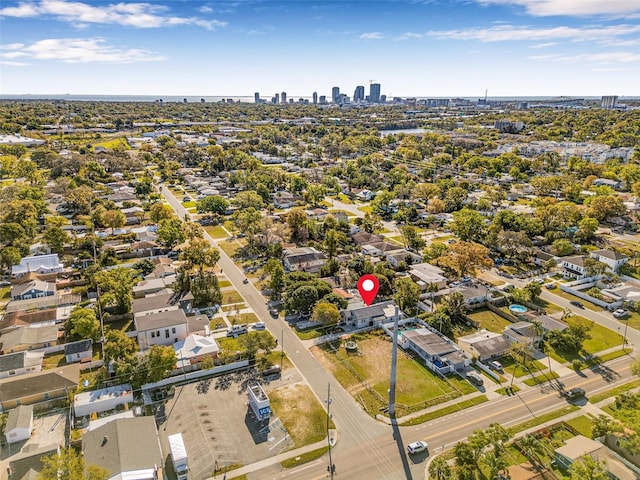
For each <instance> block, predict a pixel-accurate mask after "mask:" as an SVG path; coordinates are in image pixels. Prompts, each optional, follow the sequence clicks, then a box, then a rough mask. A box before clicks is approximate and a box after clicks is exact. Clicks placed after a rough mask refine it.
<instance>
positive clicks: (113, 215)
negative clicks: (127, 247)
mask: <svg viewBox="0 0 640 480" xmlns="http://www.w3.org/2000/svg"><path fill="white" fill-rule="evenodd" d="M100 220H101V221H102V223H103V224H104V225H106V226H107V227H109V228H110V229H111V234H112V235H113V233H114V232H115V229H116V228H121V227H123V226H124V224H125V223H127V218H126V217H125V216H124V213H122V212H121V211H120V210H107V211H106V212H104V213H103V214H102V215H101V217H100Z"/></svg>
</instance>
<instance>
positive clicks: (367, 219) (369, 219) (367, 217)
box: [360, 212, 383, 233]
mask: <svg viewBox="0 0 640 480" xmlns="http://www.w3.org/2000/svg"><path fill="white" fill-rule="evenodd" d="M360 226H361V227H362V229H363V230H364V231H365V232H367V233H378V232H380V231H382V227H383V225H382V218H381V217H380V216H379V215H376V214H375V213H369V212H367V213H365V214H364V217H362V218H360Z"/></svg>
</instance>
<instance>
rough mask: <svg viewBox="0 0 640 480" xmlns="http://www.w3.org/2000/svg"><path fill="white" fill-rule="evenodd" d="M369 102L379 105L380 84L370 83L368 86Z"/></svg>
mask: <svg viewBox="0 0 640 480" xmlns="http://www.w3.org/2000/svg"><path fill="white" fill-rule="evenodd" d="M369 101H370V102H371V103H380V84H379V83H372V84H371V85H370V86H369Z"/></svg>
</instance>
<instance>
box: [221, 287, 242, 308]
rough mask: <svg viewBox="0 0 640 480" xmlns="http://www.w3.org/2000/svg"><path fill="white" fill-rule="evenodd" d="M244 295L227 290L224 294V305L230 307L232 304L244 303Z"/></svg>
mask: <svg viewBox="0 0 640 480" xmlns="http://www.w3.org/2000/svg"><path fill="white" fill-rule="evenodd" d="M242 300H243V298H242V295H240V293H239V292H238V291H237V290H227V291H226V292H222V305H228V304H230V303H239V302H242Z"/></svg>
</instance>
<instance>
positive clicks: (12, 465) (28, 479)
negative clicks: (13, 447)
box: [7, 444, 60, 480]
mask: <svg viewBox="0 0 640 480" xmlns="http://www.w3.org/2000/svg"><path fill="white" fill-rule="evenodd" d="M58 453H60V446H59V445H54V444H52V445H45V446H43V447H41V446H39V445H35V444H33V445H26V446H25V447H24V448H23V449H22V450H21V451H20V453H17V454H16V455H13V456H12V457H10V459H9V468H8V469H7V473H8V475H9V480H35V479H37V478H38V473H40V471H41V470H42V468H43V467H44V464H43V459H44V458H46V457H50V456H52V455H56V454H58Z"/></svg>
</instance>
